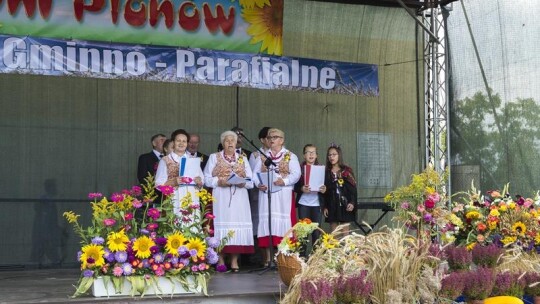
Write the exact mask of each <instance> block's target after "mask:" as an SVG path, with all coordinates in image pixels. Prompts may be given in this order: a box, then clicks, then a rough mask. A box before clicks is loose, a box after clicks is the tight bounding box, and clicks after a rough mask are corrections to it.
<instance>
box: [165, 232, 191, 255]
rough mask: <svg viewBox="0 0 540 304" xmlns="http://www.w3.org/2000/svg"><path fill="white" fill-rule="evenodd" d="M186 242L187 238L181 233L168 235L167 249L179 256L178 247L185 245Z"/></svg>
mask: <svg viewBox="0 0 540 304" xmlns="http://www.w3.org/2000/svg"><path fill="white" fill-rule="evenodd" d="M185 242H186V238H185V237H184V236H183V235H182V234H181V233H179V232H175V233H173V234H170V235H169V236H167V244H166V245H165V249H166V250H167V252H168V253H170V254H172V255H174V256H178V248H180V246H182V245H184V243H185Z"/></svg>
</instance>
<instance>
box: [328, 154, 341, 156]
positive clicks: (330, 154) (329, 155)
mask: <svg viewBox="0 0 540 304" xmlns="http://www.w3.org/2000/svg"><path fill="white" fill-rule="evenodd" d="M338 155H339V154H337V153H330V154H328V156H338Z"/></svg>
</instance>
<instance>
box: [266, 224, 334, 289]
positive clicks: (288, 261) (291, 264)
mask: <svg viewBox="0 0 540 304" xmlns="http://www.w3.org/2000/svg"><path fill="white" fill-rule="evenodd" d="M317 229H318V230H320V231H321V232H322V235H323V236H322V239H323V240H322V241H323V243H324V244H327V243H329V242H330V243H337V241H336V240H334V239H333V238H332V236H330V235H327V234H326V233H325V232H324V231H323V230H322V229H321V228H319V224H317V223H313V222H312V221H311V220H310V219H308V218H305V219H302V220H300V221H299V222H298V223H296V224H295V225H294V226H293V227H292V228H291V229H289V231H287V233H285V235H284V236H283V239H282V240H281V242H280V243H279V244H278V251H277V253H276V261H277V266H278V271H279V275H280V277H281V280H282V281H283V283H284V284H285V285H287V286H288V285H289V284H290V282H291V280H292V278H294V276H295V275H296V274H298V273H299V272H300V271H301V270H302V267H303V265H305V260H304V258H303V257H301V256H300V253H301V251H303V250H305V245H306V243H307V240H308V236H309V235H310V234H311V233H312V232H313V231H315V230H317ZM332 240H334V241H332ZM334 246H335V245H334Z"/></svg>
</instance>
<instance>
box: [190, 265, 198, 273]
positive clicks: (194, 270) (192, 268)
mask: <svg viewBox="0 0 540 304" xmlns="http://www.w3.org/2000/svg"><path fill="white" fill-rule="evenodd" d="M198 270H199V267H197V265H193V266H191V271H193V272H197V271H198Z"/></svg>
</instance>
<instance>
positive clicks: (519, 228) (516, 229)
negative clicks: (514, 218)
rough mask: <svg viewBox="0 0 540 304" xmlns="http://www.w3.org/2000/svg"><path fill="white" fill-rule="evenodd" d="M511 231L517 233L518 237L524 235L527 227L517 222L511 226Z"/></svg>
mask: <svg viewBox="0 0 540 304" xmlns="http://www.w3.org/2000/svg"><path fill="white" fill-rule="evenodd" d="M512 231H514V232H517V233H518V234H520V235H525V232H527V226H525V224H523V222H521V221H518V222H515V223H514V225H512Z"/></svg>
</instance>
